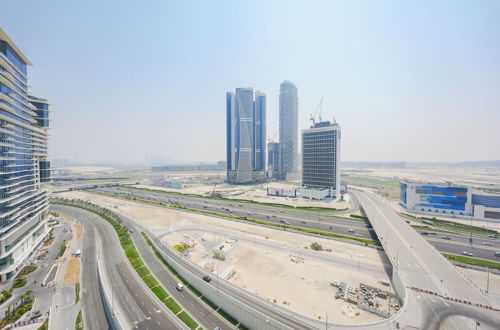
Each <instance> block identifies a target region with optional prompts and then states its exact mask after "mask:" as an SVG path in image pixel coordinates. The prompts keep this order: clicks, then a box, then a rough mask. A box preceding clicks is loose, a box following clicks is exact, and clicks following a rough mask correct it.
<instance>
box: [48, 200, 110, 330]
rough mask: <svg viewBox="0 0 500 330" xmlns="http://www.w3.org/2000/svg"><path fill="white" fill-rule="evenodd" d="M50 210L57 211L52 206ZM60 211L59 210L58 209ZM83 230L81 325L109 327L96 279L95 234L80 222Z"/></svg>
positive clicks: (89, 226) (85, 224)
mask: <svg viewBox="0 0 500 330" xmlns="http://www.w3.org/2000/svg"><path fill="white" fill-rule="evenodd" d="M52 209H57V207H56V206H52ZM59 210H61V209H59ZM81 223H82V226H83V230H84V233H85V234H84V235H83V236H82V237H83V249H82V269H83V270H85V271H82V275H81V276H82V287H81V297H82V314H83V324H84V325H85V327H87V328H90V329H99V328H100V327H101V328H102V327H109V325H108V321H107V320H106V316H105V314H104V309H103V304H102V300H101V292H100V289H99V283H98V279H97V234H96V230H95V228H94V226H92V225H91V224H90V223H89V222H87V221H82V222H81Z"/></svg>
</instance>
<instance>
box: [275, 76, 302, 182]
mask: <svg viewBox="0 0 500 330" xmlns="http://www.w3.org/2000/svg"><path fill="white" fill-rule="evenodd" d="M298 104H299V98H298V96H297V87H296V86H295V84H294V83H292V82H290V81H288V80H285V81H284V82H283V83H282V84H281V85H280V114H279V136H280V153H279V154H280V168H279V178H280V179H281V180H286V176H287V174H288V173H291V172H294V171H295V170H296V169H297V148H298V134H299V124H298V115H299V106H298Z"/></svg>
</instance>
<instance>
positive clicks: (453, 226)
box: [401, 213, 499, 236]
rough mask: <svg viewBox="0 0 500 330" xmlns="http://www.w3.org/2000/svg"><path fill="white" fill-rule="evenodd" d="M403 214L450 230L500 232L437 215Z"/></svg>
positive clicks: (483, 232) (495, 233)
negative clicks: (439, 217)
mask: <svg viewBox="0 0 500 330" xmlns="http://www.w3.org/2000/svg"><path fill="white" fill-rule="evenodd" d="M401 215H403V216H406V217H409V218H412V219H415V220H417V221H424V220H429V221H432V222H433V223H434V225H435V226H437V227H442V228H445V229H448V230H454V231H458V232H460V233H466V234H470V232H471V231H472V233H473V234H478V235H495V236H497V235H498V234H499V233H498V231H496V230H494V229H488V228H482V227H478V226H471V225H466V224H462V223H457V222H453V221H448V220H441V219H437V218H436V217H432V218H430V217H419V216H416V215H413V214H408V213H401Z"/></svg>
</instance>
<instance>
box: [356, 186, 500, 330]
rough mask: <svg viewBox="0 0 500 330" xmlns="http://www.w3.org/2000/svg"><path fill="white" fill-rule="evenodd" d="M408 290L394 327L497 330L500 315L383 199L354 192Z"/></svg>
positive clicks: (490, 302) (370, 194)
mask: <svg viewBox="0 0 500 330" xmlns="http://www.w3.org/2000/svg"><path fill="white" fill-rule="evenodd" d="M353 193H354V194H355V196H356V197H357V199H358V201H359V203H360V205H361V207H362V208H363V210H364V212H365V213H366V215H367V216H368V218H369V220H370V222H371V224H372V226H373V228H374V230H375V232H376V233H377V235H378V237H379V238H380V241H381V243H382V245H383V247H384V249H385V252H386V254H387V256H388V257H389V259H390V260H391V262H392V263H393V265H394V271H393V273H394V275H393V276H399V277H400V278H401V280H402V281H403V283H404V286H405V287H406V289H407V290H406V294H407V298H406V299H407V301H406V304H405V306H404V309H403V310H402V311H400V313H399V314H398V315H397V316H396V317H394V318H393V319H392V321H391V322H392V324H393V326H394V327H402V328H404V327H415V328H419V329H438V328H440V327H445V328H446V329H476V327H477V326H478V325H479V326H480V329H498V325H499V324H500V312H499V311H497V310H492V309H491V308H498V306H496V305H495V304H494V302H493V301H492V300H491V299H489V297H488V296H487V295H485V294H484V293H482V292H480V291H479V290H478V289H476V288H475V287H474V286H473V285H472V284H471V283H470V282H469V281H468V280H467V279H466V278H465V277H463V276H462V275H461V274H460V273H459V272H458V271H457V270H456V269H455V268H454V266H452V265H451V264H450V263H449V262H448V261H447V260H446V259H445V258H444V257H443V256H442V255H441V254H440V253H439V252H438V251H437V250H436V249H435V248H434V247H433V246H432V245H431V244H429V242H427V241H426V240H425V239H424V238H423V237H422V236H421V235H420V234H419V233H417V232H416V231H415V230H414V229H413V228H412V227H411V226H409V225H408V224H407V223H406V221H405V220H404V219H403V218H402V217H401V216H400V215H398V214H397V213H396V212H395V211H394V210H393V209H392V208H391V207H390V205H389V203H388V202H387V201H385V200H383V199H382V198H381V197H379V196H376V195H374V194H373V193H367V192H359V191H356V192H353Z"/></svg>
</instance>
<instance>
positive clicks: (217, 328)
mask: <svg viewBox="0 0 500 330" xmlns="http://www.w3.org/2000/svg"><path fill="white" fill-rule="evenodd" d="M214 330H222V328H219V327H215V328H214Z"/></svg>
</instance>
